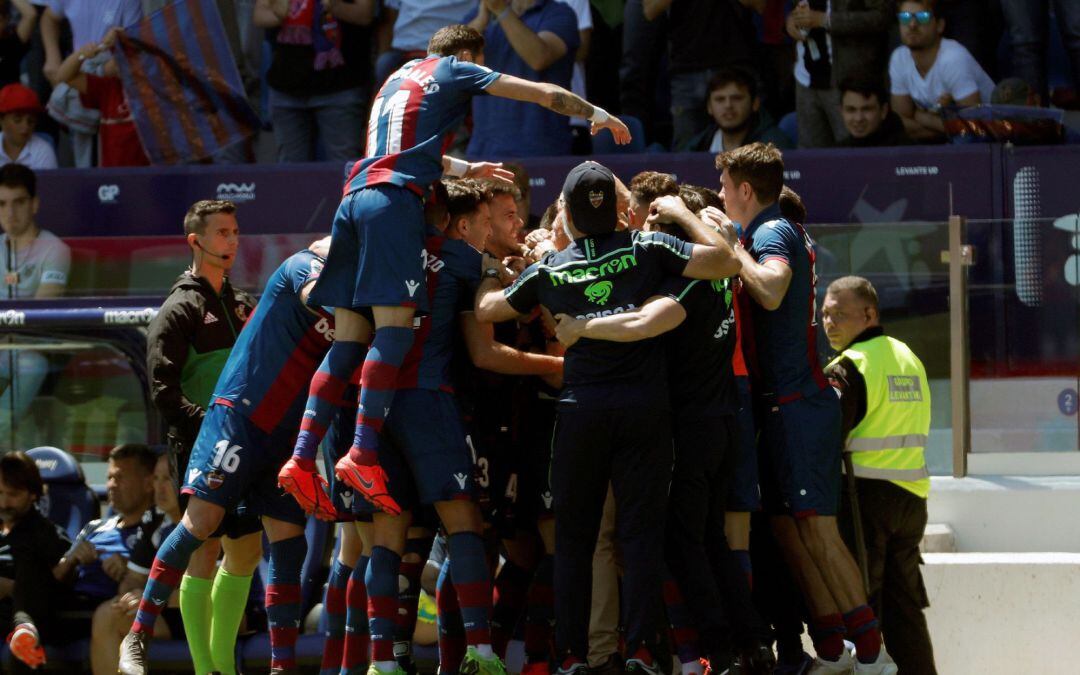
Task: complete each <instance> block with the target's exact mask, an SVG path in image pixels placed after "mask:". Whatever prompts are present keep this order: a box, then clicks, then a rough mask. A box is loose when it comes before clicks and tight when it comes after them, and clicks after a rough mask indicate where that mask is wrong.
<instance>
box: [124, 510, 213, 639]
mask: <svg viewBox="0 0 1080 675" xmlns="http://www.w3.org/2000/svg"><path fill="white" fill-rule="evenodd" d="M202 543H203V542H202V540H201V539H197V538H196V537H195V535H193V534H191V533H190V532H188V529H187V528H186V527H184V524H183V523H179V524H177V526H176V527H175V528H173V531H172V532H171V533H170V534H169V536H168V537H166V538H165V541H164V542H162V544H161V546H160V547H159V548H158V552H157V555H156V556H154V564H153V566H152V567H151V568H150V578H149V579H148V580H147V581H146V588H145V589H143V596H142V601H141V602H139V610H138V612H136V613H135V623H133V624H132V626H131V631H132V632H133V633H146V634H148V635H153V634H154V622H155V621H157V618H158V616H159V615H160V614H161V610H162V609H164V607H165V605H166V604H168V602H169V596H170V595H172V592H173V590H174V589H175V588H176V587H177V586H179V585H180V579H181V577H183V575H184V570H185V569H187V566H188V561H189V560H191V555H192V554H193V553H195V551H196V550H197V549H198V548H199V547H200V546H202Z"/></svg>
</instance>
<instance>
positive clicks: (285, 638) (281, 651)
mask: <svg viewBox="0 0 1080 675" xmlns="http://www.w3.org/2000/svg"><path fill="white" fill-rule="evenodd" d="M306 555H307V540H306V539H305V538H304V536H303V535H299V536H296V537H290V538H289V539H282V540H281V541H279V542H276V543H273V544H270V571H269V574H268V575H267V576H268V577H269V580H268V582H267V584H266V618H267V619H268V620H269V623H270V667H271V668H295V667H296V636H297V634H298V633H299V632H300V570H301V568H302V567H303V565H304V556H306Z"/></svg>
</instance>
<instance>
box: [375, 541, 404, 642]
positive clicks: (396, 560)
mask: <svg viewBox="0 0 1080 675" xmlns="http://www.w3.org/2000/svg"><path fill="white" fill-rule="evenodd" d="M400 566H401V556H399V555H398V554H397V553H394V552H393V551H391V550H390V549H388V548H385V547H383V546H376V547H375V548H373V549H372V550H371V560H369V561H368V567H367V595H368V632H369V633H371V660H372V661H393V660H394V630H395V628H396V627H397V616H398V606H399V605H398V568H399V567H400Z"/></svg>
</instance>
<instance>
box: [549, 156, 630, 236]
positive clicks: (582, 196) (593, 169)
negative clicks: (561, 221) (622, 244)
mask: <svg viewBox="0 0 1080 675" xmlns="http://www.w3.org/2000/svg"><path fill="white" fill-rule="evenodd" d="M562 192H563V200H564V201H565V202H566V209H567V210H568V211H569V212H570V218H571V220H572V221H573V223H574V227H575V228H576V229H577V230H578V231H579V232H581V233H582V234H590V235H596V234H607V233H609V232H614V231H615V228H616V226H617V225H618V224H619V216H618V209H617V208H616V206H615V174H613V173H612V172H611V169H609V168H607V167H606V166H604V165H603V164H598V163H596V162H582V163H581V164H578V165H577V166H575V167H574V168H573V169H571V170H570V173H568V174H567V175H566V182H564V183H563V189H562Z"/></svg>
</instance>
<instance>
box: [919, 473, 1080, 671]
mask: <svg viewBox="0 0 1080 675" xmlns="http://www.w3.org/2000/svg"><path fill="white" fill-rule="evenodd" d="M1036 456H1037V455H1036ZM931 481H932V487H931V490H930V501H929V504H928V509H929V511H930V522H931V523H944V524H947V525H949V526H950V527H951V528H952V530H953V532H954V534H955V537H956V547H957V550H958V551H960V552H982V553H993V552H1010V551H1011V552H1027V551H1030V552H1035V551H1058V552H1070V553H1080V518H1077V517H1076V512H1077V505H1078V504H1080V476H1043V477H1037V476H983V477H968V478H962V479H954V478H944V477H937V476H935V477H934V478H932V479H931ZM1078 672H1080V668H1078Z"/></svg>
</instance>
